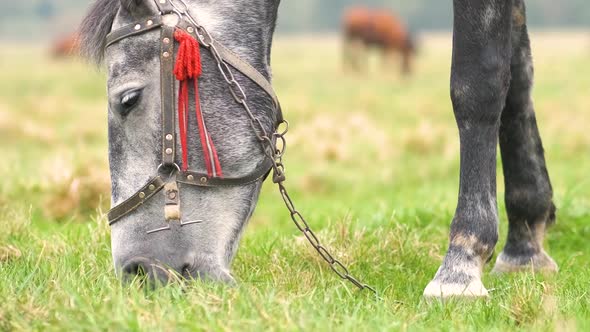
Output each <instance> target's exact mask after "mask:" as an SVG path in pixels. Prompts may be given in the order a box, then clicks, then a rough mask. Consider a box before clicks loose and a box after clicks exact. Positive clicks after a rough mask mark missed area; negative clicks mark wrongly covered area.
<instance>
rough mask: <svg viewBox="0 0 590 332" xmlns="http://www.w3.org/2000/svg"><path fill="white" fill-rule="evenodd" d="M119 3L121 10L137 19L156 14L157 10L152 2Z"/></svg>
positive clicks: (124, 0)
mask: <svg viewBox="0 0 590 332" xmlns="http://www.w3.org/2000/svg"><path fill="white" fill-rule="evenodd" d="M120 2H121V8H123V9H124V10H125V11H127V12H128V13H130V14H131V15H132V16H134V17H137V18H141V17H145V16H151V15H155V14H157V13H158V8H157V7H156V4H155V3H154V1H153V0H120Z"/></svg>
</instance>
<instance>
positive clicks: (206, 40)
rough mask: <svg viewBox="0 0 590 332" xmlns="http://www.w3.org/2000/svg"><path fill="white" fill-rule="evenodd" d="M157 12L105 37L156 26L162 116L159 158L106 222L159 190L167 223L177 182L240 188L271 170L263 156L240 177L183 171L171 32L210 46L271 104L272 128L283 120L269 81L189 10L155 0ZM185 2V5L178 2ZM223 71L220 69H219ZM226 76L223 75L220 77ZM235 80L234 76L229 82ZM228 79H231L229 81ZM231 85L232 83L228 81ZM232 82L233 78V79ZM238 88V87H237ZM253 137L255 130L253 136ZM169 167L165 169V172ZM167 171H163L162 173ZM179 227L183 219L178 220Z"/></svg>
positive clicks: (174, 212)
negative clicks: (181, 32) (172, 22)
mask: <svg viewBox="0 0 590 332" xmlns="http://www.w3.org/2000/svg"><path fill="white" fill-rule="evenodd" d="M155 3H156V5H157V6H158V8H159V11H160V13H159V14H158V15H156V16H153V17H150V18H148V19H145V20H142V21H139V22H136V23H133V24H129V25H126V26H124V27H122V28H120V29H117V30H115V31H113V32H111V33H110V34H109V35H108V36H107V42H106V47H107V48H108V47H110V46H111V45H114V44H116V43H118V42H119V41H121V40H123V39H126V38H130V37H133V36H136V35H140V34H143V33H146V32H148V31H152V30H155V29H160V46H161V48H160V68H161V72H160V77H161V82H160V83H161V115H162V139H161V141H162V161H161V165H160V166H159V167H158V170H157V172H156V173H157V175H155V176H154V177H152V178H151V179H150V180H149V181H148V182H147V184H146V185H145V186H143V187H142V188H141V189H139V190H138V191H137V192H135V194H133V195H132V196H131V197H130V198H128V199H127V200H125V201H124V202H122V203H120V204H118V205H117V206H115V207H113V208H112V209H111V210H110V211H109V213H108V219H109V224H110V225H113V224H114V223H116V222H117V221H119V220H121V219H122V218H123V217H125V216H127V215H128V214H130V213H132V212H134V211H135V210H137V209H138V208H139V207H140V206H141V205H142V204H144V203H145V202H146V201H148V200H149V199H150V198H152V197H154V196H155V195H156V194H157V193H158V192H160V191H162V190H164V191H165V192H164V194H165V215H166V221H172V220H179V221H180V220H181V214H180V197H179V194H180V193H179V188H178V183H182V184H187V185H192V186H199V187H228V186H243V185H247V184H251V183H254V182H256V181H259V180H260V179H262V178H264V177H265V176H266V175H267V174H268V173H269V171H270V170H271V168H273V160H271V159H270V158H269V157H268V155H267V154H265V158H264V160H263V162H261V163H260V165H258V166H257V167H256V169H255V170H254V171H253V172H252V173H250V174H248V175H246V176H243V177H239V178H231V177H223V178H221V177H212V176H209V175H207V174H204V173H199V172H195V171H190V170H187V171H183V170H181V169H180V167H179V166H178V165H177V163H176V117H175V113H176V112H175V110H176V109H175V99H174V95H175V77H174V73H173V71H174V45H175V43H174V31H175V29H182V30H184V31H185V32H187V33H189V34H190V35H191V36H192V37H194V38H195V39H196V40H197V41H199V43H200V44H201V45H203V46H206V47H208V48H211V47H214V48H215V50H216V51H217V53H218V54H219V56H220V58H221V60H222V61H223V62H225V63H226V64H229V65H230V66H231V67H233V68H234V69H236V70H238V71H239V72H241V73H242V74H243V75H244V76H245V77H247V78H248V79H250V80H251V81H252V82H254V83H255V84H256V85H257V86H258V87H260V88H261V89H262V90H263V91H264V92H265V93H266V94H267V95H268V96H269V97H270V98H271V99H272V102H273V111H274V112H276V113H277V122H276V126H275V129H276V128H278V127H279V125H280V124H281V123H283V122H284V120H283V116H282V112H281V107H280V104H279V101H278V98H277V96H276V94H275V92H274V90H273V88H272V85H271V83H270V82H269V81H268V80H267V79H266V77H265V76H264V75H262V74H261V73H260V72H259V71H258V70H256V69H255V68H254V67H252V66H251V65H250V64H249V63H248V62H247V61H245V60H243V59H241V58H240V57H239V56H238V55H236V54H235V53H234V52H232V51H231V50H229V49H228V48H226V47H224V46H223V45H221V44H220V43H218V42H217V41H216V40H214V39H213V38H211V36H210V35H209V33H208V32H207V31H206V30H205V29H204V27H202V26H200V25H198V24H196V22H195V20H194V19H192V17H191V16H190V14H189V13H188V8H185V9H180V8H179V7H178V5H176V4H174V3H173V2H170V1H167V0H155ZM183 6H184V4H183ZM167 15H172V17H171V18H172V19H173V18H176V17H177V18H178V22H177V24H176V26H169V25H167V24H165V22H164V21H165V17H166V16H167ZM222 73H223V72H222ZM224 76H226V75H224ZM233 81H234V82H235V80H233ZM230 82H231V81H230ZM232 84H233V83H232ZM236 84H237V82H236ZM240 89H241V87H240ZM257 136H258V134H257ZM166 170H169V172H166ZM164 173H168V174H164ZM181 225H183V223H181Z"/></svg>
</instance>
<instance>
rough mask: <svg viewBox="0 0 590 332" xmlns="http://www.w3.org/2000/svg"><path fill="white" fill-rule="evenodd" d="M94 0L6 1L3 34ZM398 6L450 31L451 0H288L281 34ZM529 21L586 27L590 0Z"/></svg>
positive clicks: (30, 36) (63, 28)
mask: <svg viewBox="0 0 590 332" xmlns="http://www.w3.org/2000/svg"><path fill="white" fill-rule="evenodd" d="M88 3H89V1H80V0H26V1H2V2H1V3H0V38H1V39H3V40H31V41H39V40H47V39H50V38H55V37H57V36H60V35H62V34H65V33H68V32H71V31H72V29H73V27H74V26H75V25H76V24H77V23H78V21H79V20H80V17H81V16H82V15H83V13H84V11H85V9H86V8H87V5H88ZM359 4H363V5H367V6H373V7H385V8H390V9H393V10H395V11H396V12H397V13H398V14H399V15H400V16H401V17H403V18H404V19H405V20H406V21H407V22H409V26H410V28H411V29H412V30H420V31H421V30H449V29H450V28H451V24H452V1H450V0H442V1H441V0H413V1H406V0H364V1H362V0H322V1H319V0H283V1H282V4H281V16H280V23H279V26H278V31H279V33H291V34H297V33H310V32H314V33H315V32H318V31H322V32H335V31H337V30H338V29H339V27H340V17H341V14H342V12H343V10H344V8H346V7H348V6H351V5H359ZM527 6H528V17H529V25H530V26H531V27H534V28H544V29H547V28H564V27H569V28H585V27H588V26H589V22H590V3H589V2H588V1H585V0H562V1H554V0H534V1H528V3H527Z"/></svg>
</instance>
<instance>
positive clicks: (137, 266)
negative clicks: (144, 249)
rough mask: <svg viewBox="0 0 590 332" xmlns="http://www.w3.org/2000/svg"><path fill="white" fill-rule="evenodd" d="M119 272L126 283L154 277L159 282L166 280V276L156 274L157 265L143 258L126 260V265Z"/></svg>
mask: <svg viewBox="0 0 590 332" xmlns="http://www.w3.org/2000/svg"><path fill="white" fill-rule="evenodd" d="M121 271H122V273H123V279H124V280H127V281H130V280H133V279H135V278H136V277H140V278H142V279H145V278H147V279H154V277H156V278H157V279H158V281H160V282H166V281H167V279H168V278H167V277H166V276H163V275H162V274H161V273H158V271H157V265H156V263H155V262H154V261H152V260H150V259H147V258H143V257H136V258H133V259H130V260H128V261H127V263H125V264H124V265H123V266H122V268H121ZM152 281H155V280H152Z"/></svg>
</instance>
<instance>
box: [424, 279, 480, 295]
mask: <svg viewBox="0 0 590 332" xmlns="http://www.w3.org/2000/svg"><path fill="white" fill-rule="evenodd" d="M488 296H489V294H488V290H487V289H486V288H485V287H484V285H483V284H482V283H481V280H480V279H478V278H475V279H473V280H472V281H471V282H470V283H469V284H468V285H462V284H441V283H440V282H438V281H437V280H433V281H431V282H430V283H429V284H428V286H426V289H424V297H426V298H447V297H464V298H481V297H488Z"/></svg>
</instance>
